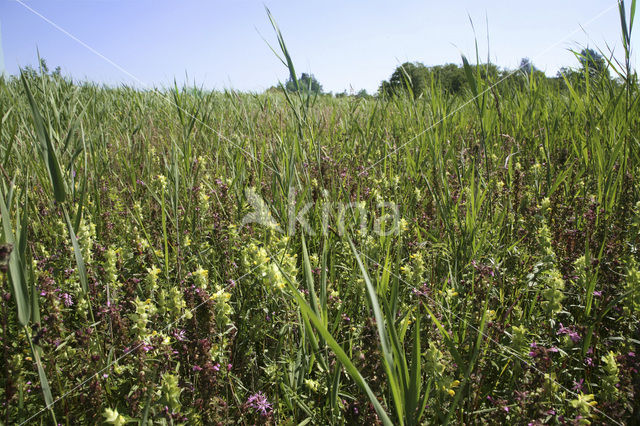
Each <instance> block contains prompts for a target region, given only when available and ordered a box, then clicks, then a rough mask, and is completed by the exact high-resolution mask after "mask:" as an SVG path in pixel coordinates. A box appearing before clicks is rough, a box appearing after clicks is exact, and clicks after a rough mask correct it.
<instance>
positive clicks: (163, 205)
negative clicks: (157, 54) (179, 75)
mask: <svg viewBox="0 0 640 426" xmlns="http://www.w3.org/2000/svg"><path fill="white" fill-rule="evenodd" d="M622 10H623V9H622ZM621 16H622V18H623V20H622V21H623V25H622V28H623V40H627V41H628V37H627V39H625V38H624V34H625V33H626V32H627V27H625V25H627V26H628V24H627V23H626V21H625V19H624V18H625V17H624V14H622V13H621ZM276 28H277V27H276ZM276 34H277V35H278V40H279V42H280V44H279V46H280V48H281V52H279V53H281V54H282V56H283V59H284V62H285V63H286V64H287V66H288V67H289V70H290V72H291V75H292V80H293V81H294V82H295V81H296V78H295V76H296V73H295V70H294V66H293V61H292V60H291V58H290V56H289V54H288V52H287V50H286V45H285V44H284V40H283V39H282V38H281V36H280V35H279V32H277V31H276ZM625 46H626V47H628V48H629V49H630V41H628V43H627V44H625ZM626 58H627V62H623V63H616V62H612V63H610V64H608V66H609V69H610V71H611V73H612V77H615V78H598V77H597V76H594V75H590V74H589V73H588V72H585V73H584V74H583V75H578V76H577V77H576V76H574V77H575V78H571V79H570V78H559V79H550V78H546V77H544V76H540V75H537V74H527V73H524V72H513V73H510V74H508V75H505V76H503V77H500V80H497V79H492V78H491V77H486V74H485V73H484V72H483V70H484V66H483V65H482V64H479V65H473V64H469V63H468V61H467V60H466V58H465V59H464V70H465V78H466V81H467V84H468V86H467V89H466V90H465V92H464V93H462V94H460V95H450V94H447V93H445V92H444V91H443V90H441V89H440V88H439V86H438V84H437V83H436V82H435V81H432V82H431V86H430V87H429V89H428V90H427V92H426V94H425V95H424V96H420V97H417V98H415V97H413V96H379V97H376V98H356V97H353V96H351V97H350V96H347V97H343V98H335V97H331V96H327V95H318V96H314V95H311V94H309V93H307V94H303V93H304V92H302V91H298V92H295V93H291V92H286V91H283V90H279V91H276V90H274V91H269V92H266V93H264V94H243V93H235V92H222V93H221V92H207V91H203V90H198V89H197V88H190V87H183V88H180V87H174V88H173V89H163V90H142V89H134V88H127V87H119V88H108V87H101V86H98V85H95V84H91V83H82V82H74V81H71V79H68V78H64V77H62V76H59V75H51V74H49V73H45V72H25V73H23V75H22V76H20V77H10V78H6V79H0V117H1V122H0V123H1V124H0V126H1V127H0V138H1V141H2V143H1V145H0V164H1V166H2V167H1V168H0V180H1V181H2V183H1V184H0V210H1V217H2V228H1V229H0V234H1V237H0V241H1V242H2V244H3V245H2V250H1V253H0V254H1V255H2V257H3V263H2V271H1V272H0V278H1V285H2V289H1V296H2V297H1V300H0V305H1V306H0V344H1V345H2V350H1V351H0V359H1V362H0V366H1V367H0V370H1V372H0V423H4V424H65V425H73V424H96V423H103V422H106V423H109V424H116V425H122V424H125V423H129V422H131V423H132V424H133V423H141V424H284V425H298V424H398V425H402V424H406V425H414V424H425V423H429V424H441V423H453V424H484V423H508V424H547V423H548V424H589V423H590V422H591V423H594V424H626V423H628V424H634V422H639V421H640V376H639V375H638V369H639V368H640V353H639V352H638V350H639V349H640V348H639V346H640V329H639V327H638V323H639V319H640V312H639V308H640V263H639V262H640V253H639V252H638V250H639V248H640V184H639V182H638V175H639V173H640V140H639V135H640V121H639V119H638V117H640V103H639V101H638V100H639V99H640V98H639V96H640V90H639V86H638V81H637V78H636V74H635V72H634V71H632V70H631V68H630V66H629V65H628V59H629V55H628V54H627V56H626ZM477 62H480V61H477Z"/></svg>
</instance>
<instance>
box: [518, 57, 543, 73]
mask: <svg viewBox="0 0 640 426" xmlns="http://www.w3.org/2000/svg"><path fill="white" fill-rule="evenodd" d="M518 69H519V70H520V71H522V72H523V73H525V74H527V75H531V74H534V73H536V72H540V70H539V69H538V68H536V66H535V65H533V62H531V60H530V59H529V58H522V59H521V60H520V66H519V67H518Z"/></svg>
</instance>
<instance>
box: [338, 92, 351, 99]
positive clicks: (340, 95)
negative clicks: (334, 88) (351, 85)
mask: <svg viewBox="0 0 640 426" xmlns="http://www.w3.org/2000/svg"><path fill="white" fill-rule="evenodd" d="M348 95H349V94H348V93H347V91H346V90H345V91H343V92H340V93H336V98H346V97H347V96H348Z"/></svg>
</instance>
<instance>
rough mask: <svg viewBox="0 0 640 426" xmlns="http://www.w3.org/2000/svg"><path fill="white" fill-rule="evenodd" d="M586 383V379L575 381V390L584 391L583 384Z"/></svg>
mask: <svg viewBox="0 0 640 426" xmlns="http://www.w3.org/2000/svg"><path fill="white" fill-rule="evenodd" d="M583 384H584V379H580V380H578V381H577V382H576V381H575V380H574V381H573V388H572V389H573V390H574V391H577V392H582V385H583Z"/></svg>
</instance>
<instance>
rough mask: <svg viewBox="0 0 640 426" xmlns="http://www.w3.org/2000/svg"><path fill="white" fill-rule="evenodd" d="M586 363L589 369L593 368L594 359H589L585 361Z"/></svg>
mask: <svg viewBox="0 0 640 426" xmlns="http://www.w3.org/2000/svg"><path fill="white" fill-rule="evenodd" d="M584 363H585V364H587V365H588V366H589V367H592V366H593V358H591V357H587V358H585V359H584Z"/></svg>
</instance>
